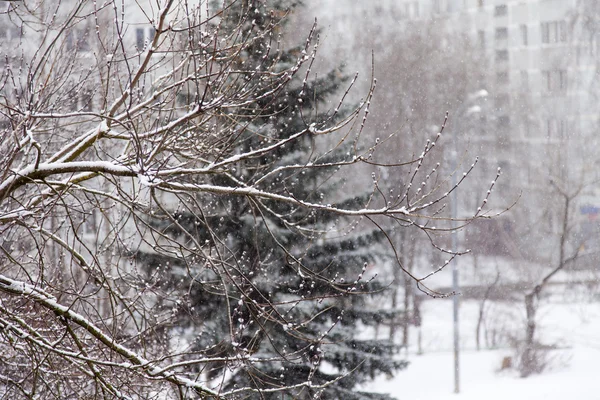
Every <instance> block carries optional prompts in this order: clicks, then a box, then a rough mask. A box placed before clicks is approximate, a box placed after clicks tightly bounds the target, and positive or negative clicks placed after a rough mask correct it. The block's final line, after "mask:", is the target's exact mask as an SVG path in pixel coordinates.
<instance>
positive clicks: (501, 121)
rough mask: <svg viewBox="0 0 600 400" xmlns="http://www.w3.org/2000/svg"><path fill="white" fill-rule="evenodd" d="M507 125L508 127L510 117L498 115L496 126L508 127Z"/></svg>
mask: <svg viewBox="0 0 600 400" xmlns="http://www.w3.org/2000/svg"><path fill="white" fill-rule="evenodd" d="M509 127H510V117H509V116H508V115H500V116H498V128H509Z"/></svg>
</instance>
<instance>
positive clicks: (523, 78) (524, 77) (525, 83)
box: [520, 71, 529, 91]
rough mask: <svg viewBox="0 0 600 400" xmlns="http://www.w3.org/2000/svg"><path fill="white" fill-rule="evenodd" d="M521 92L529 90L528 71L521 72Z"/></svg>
mask: <svg viewBox="0 0 600 400" xmlns="http://www.w3.org/2000/svg"><path fill="white" fill-rule="evenodd" d="M520 76H521V90H524V91H525V90H529V74H528V73H527V71H521V72H520Z"/></svg>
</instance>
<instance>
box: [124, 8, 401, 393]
mask: <svg viewBox="0 0 600 400" xmlns="http://www.w3.org/2000/svg"><path fill="white" fill-rule="evenodd" d="M298 6H299V4H298V2H295V1H267V2H262V1H255V0H243V1H237V2H233V3H231V4H228V5H227V6H226V7H225V9H223V13H222V14H221V20H220V21H219V22H218V23H219V24H220V27H219V29H225V30H227V29H228V28H231V27H233V26H236V27H237V26H240V25H242V26H244V29H242V30H241V31H242V32H249V33H248V37H258V38H259V39H254V41H253V42H252V44H251V45H250V46H249V47H247V51H245V52H244V53H243V54H241V55H240V57H239V58H238V59H237V60H235V63H236V64H237V65H236V68H237V69H239V70H243V71H246V72H245V73H244V74H240V75H239V76H236V78H235V79H232V82H231V85H232V87H235V88H236V90H240V89H243V88H247V87H253V88H259V90H258V93H260V92H261V91H262V93H264V94H266V95H265V96H262V97H261V98H260V99H259V100H257V101H255V102H252V103H250V104H248V107H247V108H246V109H245V110H239V109H236V110H235V115H232V116H231V119H230V120H227V121H226V120H224V121H222V122H223V123H224V124H231V125H232V129H236V130H238V131H239V135H240V136H238V137H237V139H238V141H239V139H240V138H243V141H242V142H243V147H241V148H228V144H227V143H220V145H221V146H222V148H223V152H224V154H225V153H227V154H235V153H236V152H247V151H249V150H251V149H255V148H259V145H264V143H265V142H267V143H268V142H269V141H273V140H275V139H277V140H280V139H282V138H287V137H291V136H292V135H293V134H295V133H297V132H300V131H303V130H306V129H307V127H310V126H311V125H313V124H314V125H313V126H315V127H317V128H323V127H326V126H327V125H328V124H330V123H332V122H334V121H336V120H338V119H339V118H342V116H343V112H342V111H341V110H337V111H335V112H331V111H327V112H325V113H323V112H320V110H322V109H325V108H326V107H325V102H326V101H327V100H328V99H329V98H330V97H331V96H332V95H333V94H339V93H340V90H342V86H343V83H344V82H345V81H346V79H345V77H344V75H342V74H341V73H340V71H339V70H333V71H331V72H329V73H328V74H326V75H325V76H322V77H319V78H318V79H310V80H308V81H307V80H305V79H304V76H305V72H304V71H299V72H298V74H296V75H295V77H294V78H293V79H292V80H291V81H290V83H289V85H288V86H287V88H286V91H285V92H283V91H277V92H273V93H269V91H270V90H271V87H270V85H269V72H270V71H272V70H273V66H275V69H280V70H282V69H284V68H289V67H290V66H293V63H294V62H295V60H296V59H297V57H298V56H305V54H306V52H307V50H306V46H305V45H304V44H303V45H302V46H298V47H292V48H289V49H286V50H281V49H280V48H279V47H280V43H281V41H280V40H279V39H278V38H277V37H274V35H275V34H276V33H278V32H279V31H283V30H284V28H285V18H281V17H282V16H284V15H285V14H286V13H288V12H290V11H291V10H294V9H295V8H297V7H298ZM231 30H232V31H234V30H233V29H231ZM250 32H251V33H250ZM257 33H263V34H259V35H257ZM281 33H283V32H281ZM228 40H230V41H231V45H235V43H236V42H237V41H244V40H247V38H245V37H236V38H229V39H228ZM307 45H308V44H307ZM306 57H309V55H308V54H306ZM317 110H319V112H318V111H317ZM232 121H233V122H232ZM316 142H317V140H316V138H315V137H314V136H307V135H304V136H302V137H301V138H299V139H295V140H291V141H290V142H289V144H287V145H286V146H285V148H283V149H282V150H280V151H278V152H271V153H269V154H268V155H265V154H257V155H256V157H255V158H253V159H250V160H246V161H244V162H243V163H239V165H238V166H237V167H236V168H235V170H233V169H232V170H230V171H229V174H227V175H222V176H221V177H220V178H219V180H218V181H217V180H216V179H217V178H215V179H214V180H213V183H215V184H219V185H222V186H223V185H233V184H235V185H239V184H240V182H243V184H245V185H252V186H254V187H268V188H269V190H270V191H271V192H279V193H282V194H283V193H285V194H291V195H293V196H295V197H296V198H299V199H304V200H305V201H310V202H313V203H321V202H325V201H328V199H332V201H331V202H332V203H333V202H334V201H333V200H337V202H336V204H338V205H340V206H342V205H343V206H347V207H349V206H356V205H360V204H366V203H367V202H368V201H369V198H370V194H369V193H360V194H359V195H358V196H357V195H355V194H353V193H347V192H345V191H344V190H343V187H342V185H343V184H344V180H343V179H341V178H339V177H337V176H336V174H335V172H336V170H337V167H336V166H335V164H336V163H339V162H344V161H348V160H349V159H350V158H351V157H352V155H353V153H352V151H351V149H349V148H346V147H343V146H340V147H338V148H336V150H334V151H331V152H328V153H327V154H326V156H324V157H323V156H321V157H319V158H316V157H314V156H313V154H316V152H314V151H313V149H314V146H317V145H318V144H317V143H316ZM306 166H310V168H306ZM224 176H225V177H224ZM253 201H254V200H251V199H249V198H244V197H241V196H230V197H223V196H214V197H211V196H209V195H202V196H199V197H197V198H194V199H190V201H189V202H186V203H177V204H173V205H172V206H173V209H171V210H169V213H171V215H170V218H169V217H167V215H164V218H162V219H161V218H157V219H155V220H152V221H150V222H149V223H150V224H152V225H154V226H155V227H158V228H160V230H161V232H163V233H164V234H165V235H169V236H170V237H175V238H179V240H181V241H182V243H184V244H185V246H187V247H190V248H191V247H192V246H193V243H199V244H202V245H203V248H204V249H205V250H204V257H198V256H197V255H194V256H190V257H189V258H184V259H182V258H180V257H179V258H177V257H172V256H171V255H169V252H168V251H167V249H154V251H146V252H139V253H138V254H137V256H136V258H137V262H138V263H139V264H141V265H144V266H145V267H146V269H147V271H148V274H149V276H153V277H155V278H156V279H158V280H159V282H158V284H159V285H160V287H161V289H162V291H163V292H164V293H169V295H166V296H164V297H163V299H162V300H161V299H160V298H159V299H157V302H158V303H159V304H160V305H162V306H163V307H173V305H172V304H171V303H169V301H167V299H169V300H171V299H173V298H181V299H182V301H181V302H179V303H178V304H177V305H176V306H175V308H174V310H175V311H174V314H173V315H172V318H170V319H169V320H168V321H166V322H165V323H164V324H163V329H164V332H159V333H161V334H164V335H166V336H167V337H170V338H181V340H179V341H178V342H177V345H179V346H189V347H191V348H192V349H193V350H194V353H196V354H197V355H200V356H203V357H222V358H223V361H222V362H219V361H215V362H214V363H212V364H211V365H210V370H208V369H204V370H202V371H196V372H197V373H202V374H203V376H204V377H205V378H207V379H215V378H217V377H220V378H221V379H223V377H224V376H226V377H225V378H224V379H223V380H222V381H219V382H218V383H221V382H224V384H225V385H226V387H227V388H228V389H232V388H236V387H247V386H251V387H255V388H257V389H263V391H262V393H261V394H260V395H258V394H257V395H256V398H273V399H281V398H294V399H313V398H318V397H319V396H321V397H322V398H326V399H336V398H339V399H342V398H343V399H364V398H368V399H371V398H372V399H378V398H387V396H384V395H378V394H375V393H363V392H359V391H357V390H356V389H355V388H356V386H357V385H359V384H361V383H364V382H365V381H367V380H369V379H372V378H373V377H375V376H377V375H380V374H382V373H385V374H393V373H394V372H396V371H397V370H399V369H401V368H403V367H404V366H405V365H406V363H405V362H403V361H396V360H394V359H393V354H394V353H395V352H396V351H395V350H396V348H395V347H394V345H393V344H392V343H390V342H389V341H386V340H375V339H364V338H362V337H361V338H359V337H358V335H357V333H359V332H362V331H364V329H365V328H367V327H369V326H375V325H377V324H381V323H386V321H388V320H389V319H390V318H391V315H390V312H389V311H383V310H378V309H376V307H374V306H373V304H370V305H369V304H368V302H369V298H372V297H373V296H378V295H381V294H382V292H383V288H382V287H381V286H378V281H377V280H374V281H365V279H364V278H363V274H364V273H365V270H366V268H367V266H368V265H369V264H373V263H380V262H383V260H384V258H385V255H384V254H380V252H378V250H377V249H378V245H377V244H378V243H379V242H380V241H381V240H382V239H383V235H382V234H381V233H380V232H379V231H378V230H373V231H369V230H365V229H361V228H360V227H359V228H358V229H353V228H355V227H344V221H343V220H336V219H334V214H332V213H325V212H322V213H320V212H318V211H314V210H312V211H307V210H305V209H302V208H298V207H296V206H294V205H290V204H286V203H280V204H277V203H275V202H269V201H266V200H265V201H264V206H266V207H258V206H257V204H255V203H253ZM265 209H267V210H270V211H271V212H270V214H267V213H265V211H264V210H265ZM163 211H165V210H163ZM165 212H166V211H165ZM190 233H193V238H191V237H190ZM157 267H159V268H160V271H161V274H160V275H156V274H154V275H152V272H153V271H155V270H156V268H157ZM332 281H334V282H335V284H332V283H331V282H332ZM168 342H169V343H168V344H167V345H169V346H171V345H173V344H172V342H173V339H171V340H169V341H168ZM240 354H242V355H248V354H252V355H253V356H255V357H256V359H257V360H258V359H263V360H271V361H264V362H260V361H256V362H240V363H238V364H232V362H231V360H232V359H235V357H236V356H237V355H240ZM232 365H234V367H233V368H232ZM350 372H351V374H350V375H349V376H345V375H347V374H348V373H350ZM338 378H340V379H338ZM307 380H309V381H310V382H311V384H312V385H311V386H307V385H304V386H298V387H297V388H295V389H290V390H287V391H286V396H287V397H282V394H281V393H280V392H273V393H270V392H269V391H268V390H269V389H275V388H279V387H281V386H294V385H298V384H301V383H303V382H306V381H307ZM326 382H332V383H331V384H330V385H327V386H324V387H320V385H323V384H325V383H326ZM270 396H272V397H270Z"/></svg>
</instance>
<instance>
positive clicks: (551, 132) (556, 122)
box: [546, 118, 567, 139]
mask: <svg viewBox="0 0 600 400" xmlns="http://www.w3.org/2000/svg"><path fill="white" fill-rule="evenodd" d="M546 123H547V128H548V139H565V138H566V137H567V121H565V120H564V119H555V118H549V119H548V120H547V121H546Z"/></svg>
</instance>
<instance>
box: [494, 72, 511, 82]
mask: <svg viewBox="0 0 600 400" xmlns="http://www.w3.org/2000/svg"><path fill="white" fill-rule="evenodd" d="M496 83H498V84H504V83H508V72H507V71H501V72H496Z"/></svg>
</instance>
